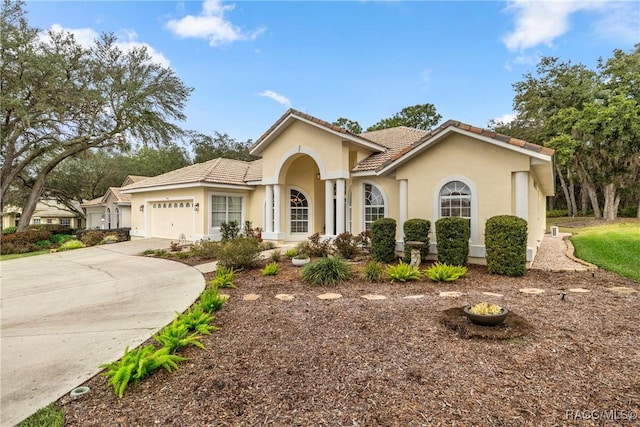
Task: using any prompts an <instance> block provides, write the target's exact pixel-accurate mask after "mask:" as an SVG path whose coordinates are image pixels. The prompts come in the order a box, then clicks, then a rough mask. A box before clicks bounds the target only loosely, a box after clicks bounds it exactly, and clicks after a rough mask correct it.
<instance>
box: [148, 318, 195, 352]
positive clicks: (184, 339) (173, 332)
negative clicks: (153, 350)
mask: <svg viewBox="0 0 640 427" xmlns="http://www.w3.org/2000/svg"><path fill="white" fill-rule="evenodd" d="M200 338H201V336H200V335H198V334H197V332H193V333H192V334H189V328H188V327H187V325H185V324H184V322H180V321H179V320H178V319H174V320H173V322H172V323H171V324H170V325H167V326H165V327H164V328H162V329H161V330H160V332H158V333H157V334H155V335H154V336H153V339H154V340H155V341H156V342H157V343H158V344H160V345H161V346H163V347H166V348H168V349H169V353H175V352H176V351H178V350H179V349H181V348H182V347H186V346H188V345H195V346H196V347H198V348H201V349H203V350H204V349H205V347H204V344H202V343H201V342H200Z"/></svg>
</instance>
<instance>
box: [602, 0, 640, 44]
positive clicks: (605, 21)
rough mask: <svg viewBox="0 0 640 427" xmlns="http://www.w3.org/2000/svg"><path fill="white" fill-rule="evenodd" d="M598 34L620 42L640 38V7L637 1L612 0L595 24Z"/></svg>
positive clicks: (634, 40)
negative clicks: (616, 0)
mask: <svg viewBox="0 0 640 427" xmlns="http://www.w3.org/2000/svg"><path fill="white" fill-rule="evenodd" d="M593 29H594V30H595V32H596V34H598V35H600V36H601V37H604V38H607V39H610V40H615V41H618V42H628V43H637V42H638V40H640V7H639V6H638V3H637V2H612V3H609V4H608V5H607V9H606V13H605V14H603V15H602V16H600V17H599V18H598V19H597V20H596V21H595V23H594V24H593Z"/></svg>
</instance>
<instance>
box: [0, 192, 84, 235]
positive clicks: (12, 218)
mask: <svg viewBox="0 0 640 427" xmlns="http://www.w3.org/2000/svg"><path fill="white" fill-rule="evenodd" d="M77 208H78V210H80V206H79V205H78V206H77ZM21 216H22V209H21V208H18V207H16V206H7V207H6V208H5V211H4V212H3V213H2V228H3V229H4V228H7V227H17V226H18V224H19V223H20V217H21ZM29 224H31V225H33V224H56V225H63V226H66V227H69V228H73V229H77V228H82V217H81V216H80V215H78V214H77V213H76V212H71V211H69V210H68V209H67V208H66V207H65V206H64V205H62V204H60V203H58V202H56V201H55V200H46V199H42V200H40V201H39V202H38V204H37V205H36V209H35V210H34V212H33V215H32V216H31V222H30V223H29Z"/></svg>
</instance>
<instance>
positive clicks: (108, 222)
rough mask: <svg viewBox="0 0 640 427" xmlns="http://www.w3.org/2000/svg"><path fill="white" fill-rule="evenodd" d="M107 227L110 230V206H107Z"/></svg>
mask: <svg viewBox="0 0 640 427" xmlns="http://www.w3.org/2000/svg"><path fill="white" fill-rule="evenodd" d="M107 229H108V230H111V208H107Z"/></svg>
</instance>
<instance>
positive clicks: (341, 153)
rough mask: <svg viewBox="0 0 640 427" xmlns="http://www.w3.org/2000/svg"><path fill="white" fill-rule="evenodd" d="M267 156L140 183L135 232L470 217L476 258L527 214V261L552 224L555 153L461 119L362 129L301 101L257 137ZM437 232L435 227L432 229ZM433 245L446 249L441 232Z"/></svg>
mask: <svg viewBox="0 0 640 427" xmlns="http://www.w3.org/2000/svg"><path fill="white" fill-rule="evenodd" d="M251 154H253V155H256V156H259V157H260V159H259V160H256V161H253V162H244V161H239V160H231V159H224V158H218V159H214V160H210V161H208V162H204V163H200V164H195V165H191V166H187V167H185V168H182V169H179V170H175V171H172V172H169V173H165V174H163V175H159V176H156V177H153V178H148V179H145V180H141V181H138V182H135V183H131V184H129V185H127V186H125V187H123V188H121V192H122V193H123V194H127V195H130V197H131V236H134V237H135V236H137V237H164V238H169V239H179V238H180V237H183V238H184V239H186V240H190V241H196V240H199V239H216V240H217V239H219V238H220V237H221V236H220V225H221V224H222V223H224V222H230V221H237V222H238V223H239V224H242V223H243V222H244V221H251V222H252V223H253V226H254V227H260V228H261V229H262V238H263V239H265V240H273V241H300V240H305V239H307V238H308V237H309V236H310V235H311V234H313V233H315V232H319V233H321V234H322V235H324V236H327V237H332V236H335V235H337V234H340V233H342V232H344V231H350V232H351V233H353V234H357V233H359V232H361V231H363V230H365V229H368V228H370V227H371V224H372V223H373V221H375V220H376V219H378V218H383V217H390V218H394V219H396V221H397V224H398V225H397V230H396V240H397V241H398V244H399V246H398V248H399V249H400V248H401V246H402V240H403V224H404V222H405V221H406V220H407V219H410V218H423V219H428V220H430V221H431V222H432V224H434V223H435V221H436V220H438V219H439V218H442V217H447V216H461V217H464V218H468V219H469V223H470V227H471V239H470V254H469V255H470V262H480V263H482V262H483V259H484V256H485V247H484V225H485V222H486V220H487V219H488V218H490V217H492V216H494V215H502V214H509V215H517V216H519V217H522V218H524V219H526V220H527V222H528V224H529V226H528V233H529V236H528V244H527V246H528V247H527V259H528V261H532V260H533V258H534V257H535V254H536V251H537V248H538V246H539V244H540V241H541V240H542V238H543V236H544V233H545V229H546V215H545V213H546V196H551V195H553V193H554V175H553V167H552V166H553V165H552V163H553V150H551V149H549V148H545V147H541V146H538V145H534V144H529V143H527V142H525V141H522V140H518V139H515V138H510V137H508V136H505V135H501V134H497V133H495V132H492V131H489V130H485V129H480V128H477V127H473V126H470V125H467V124H464V123H460V122H457V121H447V122H445V123H444V124H442V125H441V126H439V127H438V128H437V129H434V130H432V131H430V132H427V131H422V130H418V129H412V128H407V127H397V128H391V129H384V130H378V131H373V132H366V133H363V134H360V135H356V134H352V133H350V132H348V131H346V130H345V129H342V128H340V127H337V126H334V125H332V124H330V123H328V122H325V121H323V120H319V119H317V118H315V117H313V116H310V115H308V114H305V113H302V112H300V111H297V110H294V109H290V110H288V111H287V112H286V113H285V114H284V115H283V116H282V117H280V118H279V119H278V120H277V121H276V122H275V123H274V124H273V126H271V128H270V129H268V130H267V131H266V132H265V133H264V134H263V135H262V136H261V137H260V138H259V139H258V140H257V141H256V142H255V144H254V145H253V147H252V148H251ZM432 230H434V227H433V226H432ZM431 242H432V243H431V247H430V250H431V251H432V252H434V253H435V252H436V251H437V241H436V236H435V233H433V234H432V236H431Z"/></svg>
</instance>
